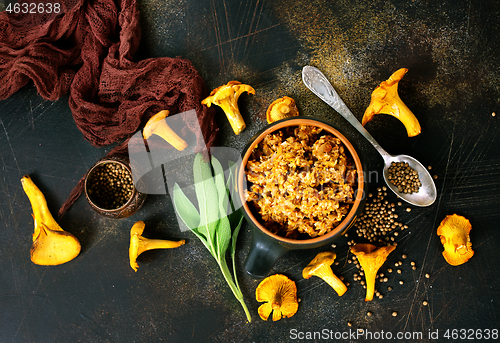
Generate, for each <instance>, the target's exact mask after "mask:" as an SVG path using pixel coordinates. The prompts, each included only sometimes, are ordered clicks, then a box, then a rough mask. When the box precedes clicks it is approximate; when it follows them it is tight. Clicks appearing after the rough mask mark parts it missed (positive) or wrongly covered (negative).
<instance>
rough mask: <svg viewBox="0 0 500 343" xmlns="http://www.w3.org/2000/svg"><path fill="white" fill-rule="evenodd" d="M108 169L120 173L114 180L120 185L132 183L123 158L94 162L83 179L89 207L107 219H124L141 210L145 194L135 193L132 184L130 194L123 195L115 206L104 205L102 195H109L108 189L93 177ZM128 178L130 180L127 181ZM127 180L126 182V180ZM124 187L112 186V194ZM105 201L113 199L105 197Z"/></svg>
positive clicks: (127, 164) (128, 169) (116, 157)
mask: <svg viewBox="0 0 500 343" xmlns="http://www.w3.org/2000/svg"><path fill="white" fill-rule="evenodd" d="M110 167H112V168H115V170H120V171H121V173H120V174H118V175H117V176H115V177H116V179H115V184H116V183H117V182H116V181H120V185H125V184H127V183H130V182H132V181H131V180H132V170H131V169H130V163H129V161H128V159H127V158H125V157H118V156H113V157H107V158H103V159H102V160H100V161H98V162H96V163H95V164H94V165H93V166H92V168H90V170H89V171H88V173H87V176H86V177H85V185H84V189H85V197H86V198H87V201H88V202H89V204H90V206H91V207H92V208H93V209H94V210H95V211H96V212H97V213H99V214H101V215H103V216H105V217H108V218H115V219H120V218H126V217H129V216H131V215H132V214H134V213H135V212H136V211H137V210H138V209H139V208H141V206H142V204H143V203H144V200H145V199H146V194H144V193H141V192H139V191H137V188H136V187H135V186H134V185H133V184H132V186H131V187H130V186H129V191H130V194H127V195H123V196H122V197H121V198H120V201H118V203H117V204H116V205H113V204H109V203H105V202H104V200H103V196H102V195H103V193H109V192H110V191H109V189H106V188H105V187H107V186H104V185H103V184H102V182H101V183H97V181H96V180H95V176H96V175H97V174H98V173H101V172H102V171H103V170H109V169H110ZM127 178H130V179H127ZM126 179H127V180H126ZM124 187H125V186H123V187H122V186H116V185H115V186H114V188H113V192H118V193H119V192H120V190H121V188H124ZM106 197H107V199H110V198H111V199H113V197H109V196H106Z"/></svg>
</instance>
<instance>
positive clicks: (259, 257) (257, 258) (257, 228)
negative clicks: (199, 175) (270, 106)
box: [237, 116, 366, 278]
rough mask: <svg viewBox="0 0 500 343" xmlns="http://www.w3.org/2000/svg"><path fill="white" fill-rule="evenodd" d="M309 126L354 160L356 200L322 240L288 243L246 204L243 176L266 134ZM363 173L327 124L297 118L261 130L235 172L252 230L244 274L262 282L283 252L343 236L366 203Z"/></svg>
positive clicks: (350, 149) (353, 151)
mask: <svg viewBox="0 0 500 343" xmlns="http://www.w3.org/2000/svg"><path fill="white" fill-rule="evenodd" d="M298 125H312V126H317V127H321V128H322V129H323V132H322V133H329V134H331V135H333V136H335V137H337V138H339V139H340V140H341V141H342V143H343V144H344V146H345V147H346V148H347V150H348V152H349V155H350V156H351V158H352V159H353V161H354V163H355V166H356V170H357V182H356V190H355V193H354V194H355V200H354V203H353V204H351V207H350V210H349V212H348V213H347V215H346V216H345V217H344V219H343V220H342V222H340V223H339V224H338V225H337V226H336V227H335V228H334V229H332V230H331V231H330V232H328V233H327V234H325V235H323V236H319V237H314V238H307V239H291V238H286V237H281V236H279V235H276V234H274V233H272V232H271V231H269V230H268V229H266V227H265V223H263V221H262V220H261V218H260V215H259V214H258V213H256V212H254V210H253V209H251V207H253V206H249V204H248V203H247V202H246V200H245V190H246V189H247V187H248V186H249V182H248V181H247V178H246V175H245V169H246V164H247V162H248V160H249V158H250V155H251V153H252V150H253V149H254V148H255V147H256V146H257V144H259V143H260V142H261V141H262V140H263V139H264V137H265V136H267V135H268V134H270V133H272V132H274V131H277V130H280V129H283V128H286V127H290V126H298ZM364 171H365V169H364V168H363V164H362V162H361V160H360V158H359V155H358V153H357V151H356V149H355V148H354V146H353V144H352V142H350V141H349V140H348V139H347V138H346V137H345V136H344V135H343V134H342V133H340V132H339V131H338V130H337V129H335V128H334V127H333V126H332V125H331V124H330V123H328V122H327V121H325V120H321V119H317V118H313V117H307V116H299V117H292V118H286V119H282V120H280V121H277V122H275V123H272V124H271V125H269V126H267V127H265V128H264V129H262V130H261V131H260V132H259V133H257V135H255V136H254V137H253V138H252V139H251V140H250V142H249V143H248V144H247V146H246V147H245V149H244V150H243V153H242V164H241V167H240V168H239V170H238V178H237V190H238V195H239V200H240V201H241V204H242V209H243V214H244V216H245V218H246V220H247V222H248V223H250V224H251V227H252V245H251V248H250V252H249V254H248V256H247V259H246V262H245V269H246V271H247V272H248V273H249V274H250V275H252V276H253V277H257V278H262V277H265V276H267V275H268V273H269V272H270V271H271V269H272V267H273V265H274V264H275V262H276V261H277V260H278V258H280V257H281V255H283V254H284V253H285V252H287V251H290V250H297V249H312V248H317V247H320V246H323V245H326V244H331V243H332V242H333V241H335V240H336V239H337V238H339V237H340V236H342V235H343V234H345V233H346V232H347V230H349V228H350V227H351V226H352V225H353V224H354V221H355V220H356V218H357V217H358V215H359V213H360V211H361V210H362V207H363V204H364V201H365V196H364V195H365V189H366V184H365V183H366V182H365V173H364Z"/></svg>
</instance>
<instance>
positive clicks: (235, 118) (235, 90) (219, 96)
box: [201, 81, 255, 135]
mask: <svg viewBox="0 0 500 343" xmlns="http://www.w3.org/2000/svg"><path fill="white" fill-rule="evenodd" d="M243 92H247V93H249V94H255V89H253V88H252V87H251V86H249V85H246V84H242V83H241V82H239V81H229V82H228V83H227V84H225V85H222V86H220V87H217V88H215V89H214V90H212V91H211V92H210V96H208V97H207V98H205V99H203V100H202V101H201V104H202V105H206V106H207V107H210V106H211V105H212V104H215V105H217V106H220V107H221V108H222V110H223V111H224V113H225V114H226V117H227V119H228V121H229V123H230V124H231V127H232V129H233V131H234V133H235V134H236V135H239V134H240V133H241V132H242V131H243V130H244V129H245V127H246V124H245V121H244V120H243V117H242V116H241V113H240V109H239V107H238V99H239V97H240V95H241V94H242V93H243Z"/></svg>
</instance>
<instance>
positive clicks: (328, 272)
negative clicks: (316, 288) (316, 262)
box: [312, 265, 347, 296]
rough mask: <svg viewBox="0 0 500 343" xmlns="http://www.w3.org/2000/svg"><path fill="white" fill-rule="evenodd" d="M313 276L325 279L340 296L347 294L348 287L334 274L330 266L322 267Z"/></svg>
mask: <svg viewBox="0 0 500 343" xmlns="http://www.w3.org/2000/svg"><path fill="white" fill-rule="evenodd" d="M312 275H315V276H317V277H319V278H321V279H323V281H325V282H326V283H327V284H329V285H330V286H331V287H332V288H333V289H334V290H335V292H337V294H338V295H339V296H342V295H344V293H345V292H347V286H346V285H345V284H344V283H343V282H342V280H340V278H339V277H338V276H337V275H335V274H334V273H333V271H332V268H330V267H329V266H326V265H324V266H321V267H320V268H319V269H318V270H317V271H316V272H315V273H314V274H312Z"/></svg>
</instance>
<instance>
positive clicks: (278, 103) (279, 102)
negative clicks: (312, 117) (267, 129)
mask: <svg viewBox="0 0 500 343" xmlns="http://www.w3.org/2000/svg"><path fill="white" fill-rule="evenodd" d="M298 115H299V109H298V108H297V105H296V104H295V100H293V99H292V98H290V97H288V96H284V97H282V98H279V99H276V100H274V101H273V102H272V103H271V105H269V107H268V108H267V111H266V118H267V122H268V123H269V124H271V123H274V122H275V121H278V120H280V119H283V118H289V117H294V116H298Z"/></svg>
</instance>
